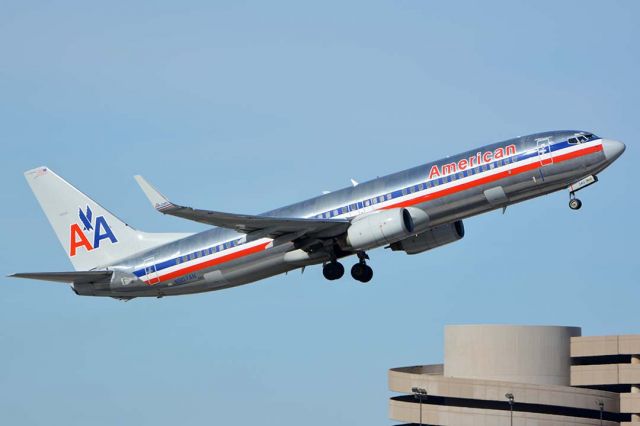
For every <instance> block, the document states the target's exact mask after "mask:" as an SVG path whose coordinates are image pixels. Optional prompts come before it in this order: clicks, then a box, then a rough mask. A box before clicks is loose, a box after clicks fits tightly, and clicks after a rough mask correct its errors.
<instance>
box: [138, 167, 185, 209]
mask: <svg viewBox="0 0 640 426" xmlns="http://www.w3.org/2000/svg"><path fill="white" fill-rule="evenodd" d="M134 179H135V180H136V182H138V185H140V188H141V189H142V192H144V195H146V196H147V198H148V199H149V201H150V202H151V205H152V206H153V208H154V209H156V210H158V211H159V212H161V213H162V212H164V211H166V210H169V209H171V208H173V207H176V205H175V204H173V203H172V202H171V201H169V200H168V199H167V197H165V196H164V195H162V194H161V193H159V192H158V190H157V189H155V188H154V187H153V186H151V184H150V183H149V182H147V181H146V180H145V179H144V178H143V177H142V176H140V175H135V176H134Z"/></svg>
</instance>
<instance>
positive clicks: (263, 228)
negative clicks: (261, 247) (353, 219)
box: [135, 175, 350, 238]
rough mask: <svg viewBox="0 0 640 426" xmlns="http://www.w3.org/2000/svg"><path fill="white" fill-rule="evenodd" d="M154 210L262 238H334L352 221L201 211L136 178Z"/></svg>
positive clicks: (140, 177)
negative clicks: (176, 200)
mask: <svg viewBox="0 0 640 426" xmlns="http://www.w3.org/2000/svg"><path fill="white" fill-rule="evenodd" d="M135 179H136V181H137V182H138V184H139V185H140V188H142V191H143V192H144V193H145V195H146V196H147V198H148V199H149V201H150V202H151V205H152V206H153V208H155V209H156V210H157V211H159V212H160V213H163V214H168V215H171V216H177V217H181V218H183V219H189V220H193V221H196V222H200V223H206V224H208V225H213V226H219V227H222V228H229V229H233V230H235V231H237V232H241V233H244V234H250V233H254V232H255V233H259V234H260V236H261V237H269V238H276V237H279V236H282V235H286V234H297V237H296V238H300V237H302V236H307V237H317V238H330V237H334V236H337V235H340V234H342V233H344V232H346V230H347V228H348V227H349V223H350V222H349V221H348V220H346V219H302V218H282V217H270V216H256V215H246V214H235V213H224V212H218V211H213V210H201V209H194V208H191V207H185V206H179V205H176V204H173V203H172V202H171V201H169V200H168V199H167V198H166V197H165V196H164V195H162V194H161V193H160V192H158V191H157V190H156V189H155V188H154V187H153V186H151V184H149V182H147V181H146V180H145V179H144V178H143V177H142V176H139V175H138V176H135Z"/></svg>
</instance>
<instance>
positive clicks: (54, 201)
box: [24, 167, 189, 271]
mask: <svg viewBox="0 0 640 426" xmlns="http://www.w3.org/2000/svg"><path fill="white" fill-rule="evenodd" d="M24 175H25V177H26V179H27V182H28V183H29V186H30V187H31V190H32V191H33V193H34V194H35V196H36V198H37V199H38V202H39V203H40V207H42V210H44V213H45V215H46V216H47V219H49V223H51V226H52V227H53V230H54V231H55V233H56V235H57V236H58V240H60V243H61V244H62V247H63V248H64V250H65V251H66V252H67V256H69V259H70V260H71V263H72V264H73V267H74V268H75V269H76V270H77V271H87V270H90V269H95V268H98V267H104V266H109V265H113V264H114V263H116V262H117V261H118V260H121V259H124V258H126V257H129V256H131V255H133V254H135V253H137V252H141V251H143V250H147V249H151V248H153V247H158V246H160V245H163V244H166V243H168V242H171V241H175V240H178V239H180V238H184V237H186V236H188V235H189V234H152V233H147V232H141V231H136V230H135V229H133V228H131V227H130V226H129V225H127V224H126V223H124V222H122V221H121V220H120V219H118V218H117V217H115V216H114V215H113V214H111V213H110V212H109V211H108V210H106V209H105V208H104V207H102V206H101V205H99V204H98V203H96V202H95V201H93V200H92V199H91V198H89V197H87V196H86V195H85V194H83V193H82V192H80V191H78V190H77V189H76V188H75V187H73V186H72V185H71V184H69V183H68V182H67V181H65V180H64V179H62V178H61V177H60V176H58V175H57V174H55V173H54V172H53V171H51V170H50V169H49V168H47V167H38V168H36V169H33V170H29V171H27V172H25V174H24Z"/></svg>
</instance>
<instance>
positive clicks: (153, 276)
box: [144, 257, 160, 285]
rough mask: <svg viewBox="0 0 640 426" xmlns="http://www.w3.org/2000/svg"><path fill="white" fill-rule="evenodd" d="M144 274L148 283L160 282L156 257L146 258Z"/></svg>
mask: <svg viewBox="0 0 640 426" xmlns="http://www.w3.org/2000/svg"><path fill="white" fill-rule="evenodd" d="M144 274H145V275H146V276H147V284H149V285H154V284H157V283H159V282H160V278H159V277H158V271H157V270H156V262H155V258H154V257H149V258H147V259H145V260H144Z"/></svg>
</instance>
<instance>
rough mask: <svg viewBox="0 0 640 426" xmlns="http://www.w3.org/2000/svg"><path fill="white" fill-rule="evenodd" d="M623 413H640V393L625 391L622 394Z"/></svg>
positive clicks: (621, 408)
mask: <svg viewBox="0 0 640 426" xmlns="http://www.w3.org/2000/svg"><path fill="white" fill-rule="evenodd" d="M620 412H621V413H640V393H623V394H621V395H620Z"/></svg>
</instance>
